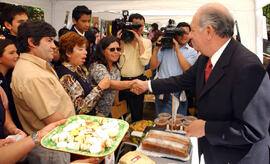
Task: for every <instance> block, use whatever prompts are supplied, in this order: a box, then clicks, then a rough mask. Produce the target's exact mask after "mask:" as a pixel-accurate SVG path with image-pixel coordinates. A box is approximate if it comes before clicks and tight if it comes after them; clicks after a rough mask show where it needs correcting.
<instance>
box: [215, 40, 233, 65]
mask: <svg viewBox="0 0 270 164" xmlns="http://www.w3.org/2000/svg"><path fill="white" fill-rule="evenodd" d="M230 41H231V39H229V40H228V41H227V42H226V43H225V44H223V45H222V46H221V47H220V48H219V49H218V50H217V51H216V52H215V53H214V55H213V56H212V57H211V58H210V60H211V63H212V66H213V68H214V67H215V65H216V63H217V61H218V59H219V58H220V56H221V54H222V53H223V51H224V49H225V48H226V47H227V45H228V44H229V42H230Z"/></svg>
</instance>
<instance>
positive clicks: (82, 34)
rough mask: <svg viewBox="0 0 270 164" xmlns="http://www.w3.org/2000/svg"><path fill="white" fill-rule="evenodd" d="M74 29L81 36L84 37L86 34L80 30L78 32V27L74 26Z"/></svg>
mask: <svg viewBox="0 0 270 164" xmlns="http://www.w3.org/2000/svg"><path fill="white" fill-rule="evenodd" d="M74 29H75V30H76V32H77V33H78V34H79V35H81V36H84V34H85V32H83V33H81V32H80V31H79V30H77V28H76V26H75V25H74Z"/></svg>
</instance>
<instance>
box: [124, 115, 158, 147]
mask: <svg viewBox="0 0 270 164" xmlns="http://www.w3.org/2000/svg"><path fill="white" fill-rule="evenodd" d="M153 125H154V122H153V121H151V120H141V121H137V122H134V123H132V124H131V125H130V126H129V132H130V137H131V141H132V142H133V143H136V144H139V143H140V142H141V140H142V138H143V136H144V130H145V129H146V128H147V127H152V126H153Z"/></svg>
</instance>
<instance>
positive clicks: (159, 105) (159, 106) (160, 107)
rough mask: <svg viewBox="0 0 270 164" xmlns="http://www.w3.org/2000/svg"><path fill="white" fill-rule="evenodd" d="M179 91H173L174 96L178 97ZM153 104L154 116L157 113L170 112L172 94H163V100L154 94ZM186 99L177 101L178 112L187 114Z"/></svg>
mask: <svg viewBox="0 0 270 164" xmlns="http://www.w3.org/2000/svg"><path fill="white" fill-rule="evenodd" d="M180 93H181V92H177V93H174V96H175V97H177V98H178V99H179V96H180ZM155 98H156V99H155V106H156V117H158V114H159V113H169V114H172V96H171V94H165V95H164V98H163V100H160V99H159V95H155ZM187 109H188V101H185V102H179V107H178V110H177V113H178V114H183V115H184V116H186V115H187Z"/></svg>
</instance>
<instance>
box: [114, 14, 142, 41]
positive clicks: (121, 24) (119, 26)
mask: <svg viewBox="0 0 270 164" xmlns="http://www.w3.org/2000/svg"><path fill="white" fill-rule="evenodd" d="M122 15H123V19H115V20H114V21H112V34H113V35H114V36H116V35H117V32H118V31H119V30H122V36H121V40H123V41H124V42H126V43H127V42H131V41H132V40H133V39H134V34H133V33H132V32H130V31H128V30H132V29H138V28H140V27H141V26H142V25H141V24H140V23H138V22H134V23H133V22H128V21H127V17H128V10H123V11H122Z"/></svg>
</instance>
